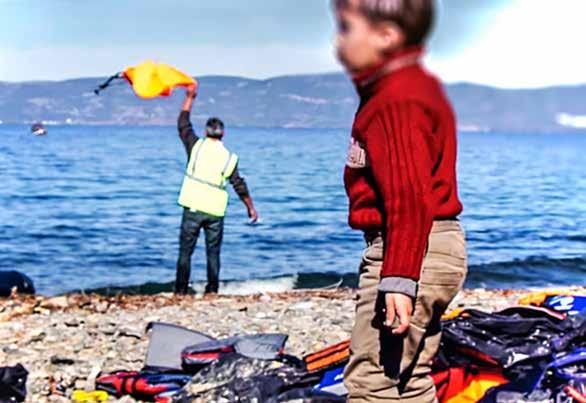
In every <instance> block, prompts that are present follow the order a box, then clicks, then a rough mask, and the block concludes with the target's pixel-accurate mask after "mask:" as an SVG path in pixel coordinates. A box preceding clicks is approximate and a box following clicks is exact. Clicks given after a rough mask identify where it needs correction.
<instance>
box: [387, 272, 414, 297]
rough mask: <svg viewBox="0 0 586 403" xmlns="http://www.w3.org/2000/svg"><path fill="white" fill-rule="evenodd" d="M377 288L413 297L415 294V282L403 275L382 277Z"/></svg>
mask: <svg viewBox="0 0 586 403" xmlns="http://www.w3.org/2000/svg"><path fill="white" fill-rule="evenodd" d="M378 290H379V291H381V292H394V293H399V294H405V295H407V296H409V297H411V298H415V297H416V296H417V282H416V281H415V280H412V279H410V278H405V277H384V278H383V279H382V280H381V282H380V284H379V285H378Z"/></svg>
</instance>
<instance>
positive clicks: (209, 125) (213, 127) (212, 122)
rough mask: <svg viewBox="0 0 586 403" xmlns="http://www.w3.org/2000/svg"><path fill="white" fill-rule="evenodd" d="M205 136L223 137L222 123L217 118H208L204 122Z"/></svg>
mask: <svg viewBox="0 0 586 403" xmlns="http://www.w3.org/2000/svg"><path fill="white" fill-rule="evenodd" d="M206 134H207V135H208V136H209V137H222V136H223V135H224V122H222V121H221V120H220V119H218V118H209V119H208V121H207V122H206Z"/></svg>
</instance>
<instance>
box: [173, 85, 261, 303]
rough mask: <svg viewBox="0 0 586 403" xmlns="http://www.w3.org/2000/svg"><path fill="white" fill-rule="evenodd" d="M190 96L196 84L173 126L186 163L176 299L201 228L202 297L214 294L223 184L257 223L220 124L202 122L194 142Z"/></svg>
mask: <svg viewBox="0 0 586 403" xmlns="http://www.w3.org/2000/svg"><path fill="white" fill-rule="evenodd" d="M196 97H197V87H196V85H191V86H189V87H187V90H186V96H185V101H184V102H183V108H182V110H181V113H180V114H179V121H178V129H179V137H180V138H181V140H182V142H183V144H184V145H185V150H186V151H187V156H188V162H187V168H186V170H185V175H184V178H183V186H182V187H181V192H180V194H179V201H178V202H179V204H180V205H181V206H182V207H183V219H182V221H181V234H180V237H179V258H178V260H177V277H176V280H175V293H176V294H187V293H188V291H189V277H190V273H191V255H192V254H193V251H194V249H195V245H196V243H197V238H198V236H199V233H200V230H201V229H202V228H203V230H204V232H205V239H206V254H207V279H208V281H207V285H206V288H205V293H206V294H215V293H217V292H218V287H219V274H220V248H221V246H222V236H223V232H224V216H225V214H226V207H227V206H228V192H227V191H226V189H225V188H226V184H227V182H230V184H231V185H232V186H233V188H234V190H235V191H236V193H237V194H238V196H239V197H240V200H242V202H243V203H244V205H245V206H246V208H247V209H248V216H249V217H250V220H251V222H252V223H254V222H256V221H257V220H258V213H257V212H256V210H255V208H254V204H253V203H252V198H251V197H250V194H249V192H248V187H247V186H246V182H245V181H244V178H242V177H241V176H240V174H239V173H238V156H237V155H236V154H233V153H231V152H230V151H228V149H227V148H226V147H225V146H224V144H223V143H222V138H223V136H224V123H222V121H221V120H220V119H217V118H211V119H209V120H208V122H207V123H206V136H205V137H203V138H199V137H198V136H197V135H196V134H195V133H194V131H193V127H192V125H191V122H190V116H189V115H190V112H191V107H192V105H193V101H194V99H195V98H196Z"/></svg>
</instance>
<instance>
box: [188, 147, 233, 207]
mask: <svg viewBox="0 0 586 403" xmlns="http://www.w3.org/2000/svg"><path fill="white" fill-rule="evenodd" d="M237 163H238V156H237V155H236V154H231V153H230V151H228V150H227V149H226V147H224V144H222V142H221V141H219V140H212V139H208V138H204V139H200V140H198V141H197V142H196V143H195V145H194V146H193V149H192V150H191V155H190V158H189V163H188V164H187V169H186V171H185V177H184V179H183V186H182V187H181V192H180V194H179V204H180V205H182V206H183V207H187V208H189V209H191V210H195V211H201V212H203V213H207V214H210V215H213V216H217V217H223V216H224V215H226V208H227V206H228V192H226V181H227V180H228V178H229V177H230V176H231V175H232V173H233V172H234V169H236V164H237Z"/></svg>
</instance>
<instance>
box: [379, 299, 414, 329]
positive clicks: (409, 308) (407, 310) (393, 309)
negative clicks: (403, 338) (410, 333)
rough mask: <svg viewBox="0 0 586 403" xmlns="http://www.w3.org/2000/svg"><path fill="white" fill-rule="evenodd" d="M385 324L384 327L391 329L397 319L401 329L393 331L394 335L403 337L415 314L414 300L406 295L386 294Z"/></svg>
mask: <svg viewBox="0 0 586 403" xmlns="http://www.w3.org/2000/svg"><path fill="white" fill-rule="evenodd" d="M385 307H386V311H385V317H386V318H385V319H386V320H385V323H384V325H385V326H387V327H389V328H391V327H392V326H393V322H394V321H395V318H397V319H398V320H399V322H400V325H399V327H397V328H396V329H393V330H392V332H393V334H396V335H402V334H404V333H405V332H406V331H407V330H408V329H409V322H410V321H411V315H412V314H413V300H412V299H411V297H409V296H407V295H405V294H399V293H386V294H385Z"/></svg>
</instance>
